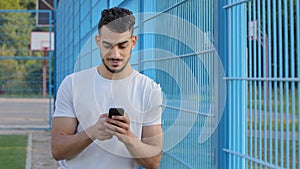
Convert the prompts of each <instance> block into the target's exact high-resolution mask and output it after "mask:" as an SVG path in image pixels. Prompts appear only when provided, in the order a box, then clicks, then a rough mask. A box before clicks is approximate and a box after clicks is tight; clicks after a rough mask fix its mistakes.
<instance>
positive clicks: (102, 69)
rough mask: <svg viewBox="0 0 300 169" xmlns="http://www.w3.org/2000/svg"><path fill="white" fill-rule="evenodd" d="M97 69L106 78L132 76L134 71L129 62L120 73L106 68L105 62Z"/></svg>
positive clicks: (115, 78) (118, 78)
mask: <svg viewBox="0 0 300 169" xmlns="http://www.w3.org/2000/svg"><path fill="white" fill-rule="evenodd" d="M97 71H98V73H99V74H100V75H101V76H102V77H104V78H106V79H109V80H120V79H124V78H126V77H128V76H130V75H131V73H132V72H133V68H132V67H131V66H130V65H129V64H128V65H127V66H126V67H125V68H124V70H123V71H121V72H119V73H111V72H110V71H108V70H107V69H106V67H105V66H104V65H103V64H101V65H100V66H98V67H97Z"/></svg>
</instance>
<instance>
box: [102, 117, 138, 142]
mask: <svg viewBox="0 0 300 169" xmlns="http://www.w3.org/2000/svg"><path fill="white" fill-rule="evenodd" d="M104 125H105V127H106V130H105V131H106V132H107V133H109V134H111V135H115V136H116V137H117V138H118V139H119V140H120V141H121V142H123V143H126V142H128V141H130V139H132V138H136V137H135V135H134V134H133V133H132V132H131V131H130V119H129V117H128V115H127V113H125V114H124V116H112V118H111V119H110V118H107V123H104Z"/></svg>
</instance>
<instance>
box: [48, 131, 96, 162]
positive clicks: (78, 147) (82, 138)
mask: <svg viewBox="0 0 300 169" xmlns="http://www.w3.org/2000/svg"><path fill="white" fill-rule="evenodd" d="M92 142H93V140H92V139H91V138H90V137H88V135H87V134H86V133H85V131H82V132H80V133H77V134H74V135H63V134H57V135H54V136H52V140H51V148H52V155H53V157H54V158H55V159H56V160H65V159H71V158H73V157H75V156H76V155H77V154H79V153H80V152H82V151H83V150H84V149H85V148H86V147H87V146H88V145H90V144H91V143H92Z"/></svg>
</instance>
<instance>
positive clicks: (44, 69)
mask: <svg viewBox="0 0 300 169" xmlns="http://www.w3.org/2000/svg"><path fill="white" fill-rule="evenodd" d="M47 50H48V48H44V60H43V97H46V94H47V90H46V88H47V87H46V86H47V84H46V81H47V59H46V57H47Z"/></svg>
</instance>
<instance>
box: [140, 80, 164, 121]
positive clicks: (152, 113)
mask: <svg viewBox="0 0 300 169" xmlns="http://www.w3.org/2000/svg"><path fill="white" fill-rule="evenodd" d="M161 114H162V93H161V88H160V86H159V85H157V87H156V89H154V90H152V92H151V93H150V96H149V103H148V110H147V111H146V114H145V118H144V124H143V126H151V125H157V124H161Z"/></svg>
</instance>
